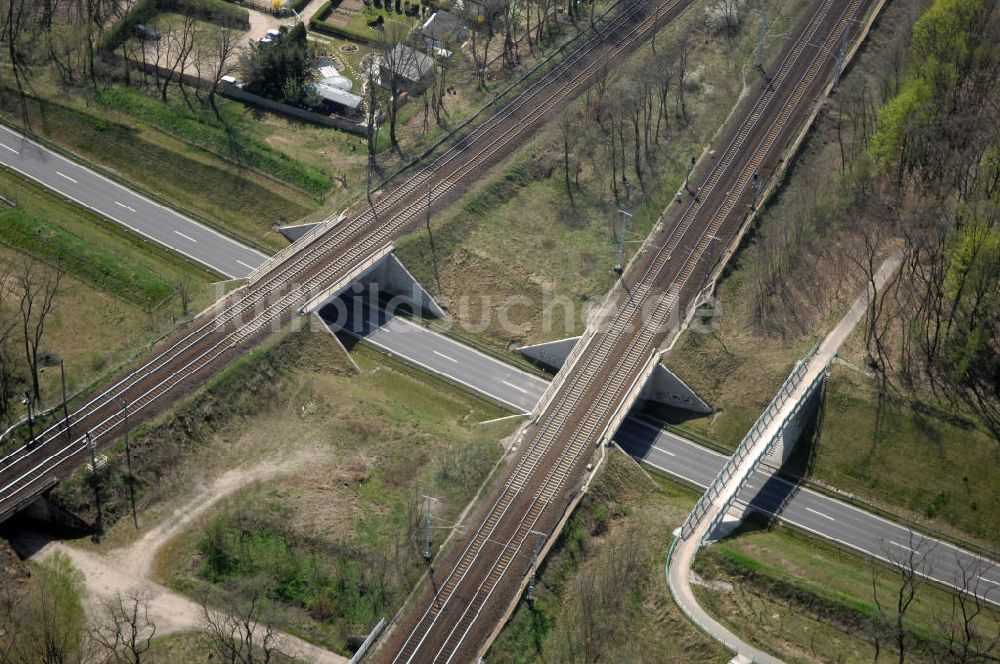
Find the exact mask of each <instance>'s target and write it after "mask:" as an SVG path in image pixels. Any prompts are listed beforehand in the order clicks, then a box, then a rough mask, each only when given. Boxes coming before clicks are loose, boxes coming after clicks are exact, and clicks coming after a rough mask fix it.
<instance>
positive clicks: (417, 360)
mask: <svg viewBox="0 0 1000 664" xmlns="http://www.w3.org/2000/svg"><path fill="white" fill-rule="evenodd" d="M354 299H355V298H353V297H351V298H343V299H341V300H339V301H338V302H339V303H341V304H337V303H334V304H329V305H327V306H326V307H324V308H323V309H321V310H320V312H319V314H320V317H321V318H322V319H323V321H324V322H325V323H326V324H327V326H328V327H329V328H330V329H331V330H334V331H337V330H343V331H344V332H347V333H349V334H351V335H353V336H355V337H357V338H360V339H364V340H365V341H367V342H368V343H370V344H372V345H373V346H376V347H377V348H380V349H382V350H384V351H385V352H387V353H390V354H391V355H395V356H397V357H399V358H401V359H403V360H406V361H407V362H410V363H412V364H415V365H417V366H419V367H422V368H424V369H426V370H427V371H430V372H431V373H433V374H436V375H437V376H440V377H442V378H444V379H446V380H448V381H451V382H453V383H457V384H458V385H461V386H463V387H465V388H467V389H469V390H472V391H473V392H476V393H478V394H481V395H483V396H485V397H487V398H489V399H491V400H492V401H496V402H498V403H500V404H502V405H504V406H508V407H510V408H513V409H514V410H516V411H519V412H522V413H528V412H531V409H532V408H534V407H535V404H537V403H538V400H539V399H541V397H542V393H543V392H545V389H546V388H547V387H548V386H549V383H548V381H547V380H545V379H544V378H541V377H539V376H535V375H533V374H530V373H527V372H525V371H521V370H520V369H516V368H514V367H512V366H510V365H509V364H507V363H506V362H502V361H501V360H498V359H496V358H493V357H490V356H489V355H486V354H485V353H481V352H479V351H478V350H475V349H473V348H470V347H468V346H466V345H465V344H461V343H459V342H457V341H455V340H453V339H450V338H448V337H446V336H444V335H442V334H438V333H436V332H433V331H431V330H429V329H427V328H425V327H423V326H422V325H417V324H416V323H412V322H410V321H408V320H406V319H404V318H400V317H399V316H394V315H392V314H389V313H387V312H385V311H384V310H381V309H379V308H376V307H373V306H371V305H369V304H365V303H364V302H361V303H357V302H352V303H350V304H348V303H347V302H348V301H349V300H354Z"/></svg>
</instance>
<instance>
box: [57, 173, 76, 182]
mask: <svg viewBox="0 0 1000 664" xmlns="http://www.w3.org/2000/svg"><path fill="white" fill-rule="evenodd" d="M56 175H61V176H62V177H64V178H66V179H67V180H69V181H70V182H72V183H73V184H76V180H74V179H73V178H71V177H70V176H68V175H66V174H65V173H61V172H59V171H56Z"/></svg>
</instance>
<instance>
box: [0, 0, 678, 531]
mask: <svg viewBox="0 0 1000 664" xmlns="http://www.w3.org/2000/svg"><path fill="white" fill-rule="evenodd" d="M690 1H691V0H667V1H666V2H663V3H657V4H655V5H650V3H649V2H648V0H639V1H635V0H618V2H617V3H616V4H615V5H614V6H613V9H612V12H610V13H611V14H612V15H610V16H608V17H607V20H606V21H604V23H603V24H601V25H600V26H599V27H597V28H596V29H594V30H593V31H592V34H590V35H589V36H586V37H583V38H581V39H582V43H581V44H579V45H578V46H577V47H576V48H574V49H573V50H571V51H570V52H568V53H567V54H566V56H565V57H564V58H563V60H561V61H560V62H559V63H557V64H556V65H554V66H553V67H552V68H551V69H549V70H548V71H547V72H545V73H543V74H542V75H541V76H539V77H538V79H537V80H535V81H534V82H532V83H531V84H530V85H528V86H527V87H526V88H525V89H524V90H522V91H521V92H520V93H518V94H517V95H515V96H514V97H513V98H512V99H511V100H510V101H509V102H508V103H507V104H506V105H504V106H503V107H502V108H500V109H498V110H497V111H496V112H494V113H493V114H491V115H490V116H489V117H487V118H486V119H485V120H483V121H482V122H480V123H479V124H477V125H476V126H474V127H472V128H471V129H470V131H469V133H468V134H466V135H465V136H462V137H461V138H460V139H459V140H458V141H456V143H455V144H454V145H452V146H450V147H449V148H448V149H447V150H445V151H444V152H443V153H442V154H440V155H438V156H437V157H436V158H435V159H434V160H433V161H432V162H430V163H429V164H428V165H426V166H424V167H423V168H421V169H420V170H419V171H417V172H416V173H415V174H414V175H413V176H411V177H410V178H409V179H407V180H406V181H405V182H403V183H401V184H400V185H399V186H397V187H396V188H394V189H392V190H389V191H387V192H386V193H385V195H384V196H383V197H382V198H381V199H380V200H378V201H377V202H376V203H375V204H374V206H373V207H370V208H366V209H365V210H363V211H361V212H360V213H358V214H356V215H353V216H351V217H349V218H348V219H347V220H345V221H343V222H341V223H334V220H333V219H328V220H327V222H325V229H324V230H325V232H323V233H319V234H317V235H316V236H315V237H312V238H310V241H309V242H308V243H303V244H301V245H298V246H297V247H296V248H295V250H294V251H289V252H288V253H287V254H286V255H285V256H284V257H283V260H281V261H277V262H274V263H272V264H269V266H268V269H267V270H265V271H261V272H260V273H255V274H254V275H252V278H251V279H250V281H249V283H248V284H247V285H246V286H244V287H243V288H241V289H240V290H238V291H236V292H235V293H233V294H231V295H230V296H229V297H227V298H226V299H225V300H223V301H222V302H221V303H220V304H219V305H218V306H217V307H215V309H214V310H213V311H212V312H210V313H208V314H206V315H204V316H203V317H200V318H199V319H198V321H197V322H196V324H195V326H194V327H193V328H192V329H191V330H189V331H187V332H184V333H182V334H181V335H180V336H179V337H177V338H175V339H173V340H171V341H169V342H168V343H166V344H163V345H162V347H161V348H158V349H156V350H155V351H154V353H153V354H152V355H151V357H149V358H148V359H147V360H145V361H144V362H143V363H142V364H141V366H139V367H138V368H136V369H135V370H133V371H130V372H129V373H127V374H124V375H122V376H120V377H119V378H117V379H116V380H114V381H113V382H112V383H111V384H110V385H109V386H107V387H105V388H103V389H101V390H100V391H99V392H98V393H97V394H95V395H94V396H92V397H90V398H88V399H87V400H86V401H85V402H84V403H83V404H82V405H80V406H78V407H76V408H75V409H74V411H73V412H72V413H71V415H70V421H71V423H72V434H73V435H71V432H70V431H68V430H66V429H65V428H64V427H63V426H62V423H57V424H54V425H52V426H50V427H49V428H47V429H45V430H44V431H42V432H41V433H40V434H39V435H38V436H37V437H36V440H37V443H36V444H34V445H30V446H29V445H23V446H21V447H20V448H18V449H15V450H13V451H11V452H9V453H7V454H6V455H5V456H3V457H2V458H0V518H3V517H4V516H6V515H9V513H10V512H11V511H12V510H15V509H17V508H18V507H19V506H20V505H23V504H24V502H25V501H26V500H29V499H31V498H32V497H33V495H34V494H35V492H37V491H38V490H40V488H41V487H43V486H45V485H47V483H48V482H49V481H50V479H51V478H52V477H53V476H54V475H58V474H59V473H61V472H65V471H66V470H68V469H70V468H72V467H73V465H74V463H76V462H78V461H80V460H81V459H82V458H81V455H82V454H84V453H85V452H86V451H87V436H86V435H82V434H83V432H89V433H90V440H91V441H92V442H93V443H94V444H103V443H106V442H109V441H111V440H113V439H114V437H115V435H116V434H117V433H118V432H119V431H120V430H121V425H122V424H123V422H124V419H125V416H126V412H127V414H128V417H131V418H136V419H143V418H145V417H148V416H150V415H152V414H154V413H155V412H156V411H157V409H159V408H162V407H165V406H166V405H167V404H168V403H170V402H171V401H172V400H175V399H176V398H178V397H179V396H182V395H183V393H184V390H185V389H190V388H191V387H193V386H195V385H197V384H199V383H200V381H201V380H202V379H203V378H205V377H206V376H208V375H209V374H210V373H211V372H212V371H214V370H216V369H218V368H220V367H221V366H224V364H226V363H227V362H228V361H230V360H231V359H233V358H234V357H235V356H237V355H238V354H239V353H240V352H241V351H242V350H244V349H245V348H247V347H248V346H249V345H250V344H252V343H254V342H256V341H258V340H259V339H260V338H262V337H263V336H265V335H266V333H267V332H268V330H269V329H272V328H276V327H278V326H280V325H281V324H283V323H284V322H287V321H288V320H289V319H290V318H292V317H293V316H294V315H295V312H296V310H297V308H298V307H299V306H301V305H302V304H303V303H304V302H306V301H308V299H309V298H310V296H311V295H313V294H315V293H318V292H322V290H323V289H324V288H325V287H328V286H329V285H330V284H332V283H336V282H337V280H338V278H342V277H343V276H344V275H346V274H349V273H350V270H351V269H352V268H353V267H354V266H356V265H358V264H360V263H362V262H363V261H364V260H365V259H366V258H367V257H369V256H371V255H374V254H375V253H376V252H377V251H379V250H380V249H382V248H383V247H385V246H386V245H387V244H388V243H389V242H390V241H391V240H392V239H393V238H394V237H396V236H398V235H399V234H400V233H402V232H403V231H405V229H406V228H407V227H408V226H409V225H411V224H412V223H413V222H414V221H416V220H418V219H420V218H421V215H422V214H423V213H424V211H425V210H426V208H427V206H428V205H434V204H435V203H440V202H441V201H443V200H446V199H447V198H448V197H449V196H451V195H454V194H455V193H456V192H457V191H458V190H459V189H460V187H461V186H463V185H464V184H465V183H466V182H467V181H468V180H469V179H471V177H472V176H473V175H474V174H475V173H476V172H477V170H479V169H482V168H483V167H484V166H488V165H489V164H492V163H494V162H495V161H496V160H497V159H498V158H500V157H502V156H504V155H505V154H506V151H507V150H509V149H510V147H511V146H512V145H514V144H516V143H517V142H518V141H520V140H521V139H522V138H523V137H524V136H525V135H526V134H527V133H528V132H529V131H530V130H531V129H532V128H533V127H535V126H536V125H537V124H538V123H539V122H541V121H543V120H544V119H545V117H546V116H547V114H549V113H551V112H552V111H553V110H554V109H556V108H558V107H559V105H560V104H562V103H564V102H565V101H566V100H567V99H569V98H572V97H573V96H575V95H576V94H577V93H579V92H580V91H582V90H583V89H585V87H586V86H587V85H588V84H589V83H590V81H591V79H592V78H593V76H594V75H595V73H596V67H595V65H596V64H597V63H598V62H601V63H604V62H608V61H612V60H614V59H616V58H618V57H621V56H623V55H625V54H627V53H628V52H629V51H630V50H631V49H632V48H634V47H635V46H636V45H637V44H638V43H639V42H640V41H641V39H642V38H643V37H645V36H646V35H648V34H649V32H650V31H651V30H652V29H654V28H655V26H657V25H658V24H660V23H664V22H666V21H668V20H670V19H671V18H673V16H674V15H676V13H677V12H679V11H680V10H682V9H683V8H684V7H686V6H687V5H688V4H689V3H690ZM651 6H652V7H655V8H656V11H654V12H650V7H651ZM425 190H426V192H427V193H426V194H425V193H424V192H425Z"/></svg>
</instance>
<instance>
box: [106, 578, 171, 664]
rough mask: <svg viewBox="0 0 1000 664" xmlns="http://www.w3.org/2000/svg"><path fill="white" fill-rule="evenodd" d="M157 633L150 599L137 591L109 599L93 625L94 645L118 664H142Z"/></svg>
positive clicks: (109, 659) (119, 594) (110, 660)
mask: <svg viewBox="0 0 1000 664" xmlns="http://www.w3.org/2000/svg"><path fill="white" fill-rule="evenodd" d="M155 634H156V624H155V623H154V622H153V620H152V619H151V618H150V617H149V607H148V605H147V603H146V599H145V598H143V597H141V596H140V595H138V594H135V593H128V594H126V595H122V594H121V593H118V594H116V595H115V597H114V598H111V599H108V600H107V601H105V602H104V603H103V605H102V607H101V615H100V617H99V618H98V620H97V621H96V623H95V624H94V625H93V627H92V628H91V637H92V639H93V642H94V644H95V645H96V646H97V647H98V648H99V649H100V650H101V651H102V653H103V654H104V655H105V657H107V658H108V659H107V661H109V662H115V663H116V664H141V663H142V658H143V655H145V653H146V652H147V651H148V650H149V648H150V646H151V645H152V642H153V636H154V635H155Z"/></svg>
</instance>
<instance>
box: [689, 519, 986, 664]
mask: <svg viewBox="0 0 1000 664" xmlns="http://www.w3.org/2000/svg"><path fill="white" fill-rule="evenodd" d="M753 523H754V522H753V521H751V522H749V523H748V524H747V525H746V526H744V529H743V531H742V532H741V533H740V534H738V535H736V536H734V537H730V538H727V539H724V540H722V541H721V542H718V543H716V544H714V545H713V546H712V547H710V548H708V549H704V550H703V551H702V552H701V553H699V555H698V558H697V559H696V565H695V567H696V570H697V571H698V573H699V574H700V575H701V576H702V577H704V578H705V579H706V581H707V582H708V583H707V585H704V586H699V587H697V589H696V590H697V594H698V595H699V598H700V599H701V600H702V601H703V602H704V606H705V607H706V609H708V610H709V611H710V612H712V613H714V614H715V615H716V617H717V618H719V619H721V620H722V621H723V622H726V623H727V624H729V625H730V627H732V628H734V629H736V630H737V632H738V633H740V634H741V635H742V636H743V637H744V638H748V639H750V640H752V641H753V642H756V643H758V644H762V645H763V646H765V647H767V649H769V650H771V651H772V652H775V653H776V654H777V655H778V656H780V657H782V658H784V659H785V660H786V661H789V662H793V661H828V662H864V661H871V659H872V657H873V655H874V653H875V650H876V646H875V643H876V641H878V642H879V643H880V644H881V648H882V654H883V655H890V656H893V657H895V656H898V650H897V649H896V647H895V644H894V642H895V638H896V633H895V628H894V624H895V613H893V611H894V610H895V607H896V601H897V598H898V594H899V591H900V584H901V581H900V574H899V572H897V571H895V570H893V569H891V568H889V567H888V566H886V565H883V564H882V563H872V562H871V561H868V560H866V559H864V558H862V557H860V556H857V555H855V554H853V553H850V552H847V551H843V550H840V549H837V548H835V547H833V546H831V545H829V544H827V543H825V542H823V541H821V540H817V539H815V538H811V537H809V536H807V535H805V534H803V533H799V532H797V531H795V530H793V529H790V528H785V527H782V526H777V527H774V528H772V529H770V530H759V529H758V528H757V527H755V526H754V525H752V524H753ZM873 575H874V576H873ZM873 579H874V580H873ZM720 582H721V583H720ZM727 584H728V585H727ZM873 584H874V585H873ZM875 589H877V592H878V600H879V602H880V603H881V605H882V607H883V610H884V612H885V613H883V612H881V611H880V610H879V608H878V604H877V603H876V601H875ZM956 608H957V607H956V605H955V603H954V599H953V595H952V594H951V593H950V592H949V591H947V590H945V589H943V588H941V587H938V586H935V585H932V584H921V585H919V586H918V588H917V591H916V595H915V599H914V601H913V603H912V604H911V606H910V607H909V609H908V610H907V612H906V614H905V618H904V626H905V630H906V634H907V636H906V639H907V641H906V644H907V645H906V647H907V653H906V655H907V660H908V661H919V662H930V661H944V660H945V659H948V658H949V657H950V656H949V655H948V652H947V647H948V643H949V640H950V638H955V637H957V636H958V635H959V634H960V633H961V631H962V628H961V625H960V623H959V622H958V621H960V618H958V616H957V615H956V614H954V613H953V611H954V610H955V609H956ZM998 617H1000V615H998V613H997V612H996V610H995V609H993V608H991V607H988V606H987V607H985V608H984V609H983V612H982V613H981V614H980V615H979V616H978V617H977V618H976V619H975V620H974V621H973V623H972V630H973V632H974V633H975V634H976V638H977V640H978V639H986V640H990V639H994V638H996V635H997V634H996V633H997V619H998ZM949 635H950V636H949ZM956 645H957V644H956ZM942 658H944V659H942Z"/></svg>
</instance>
